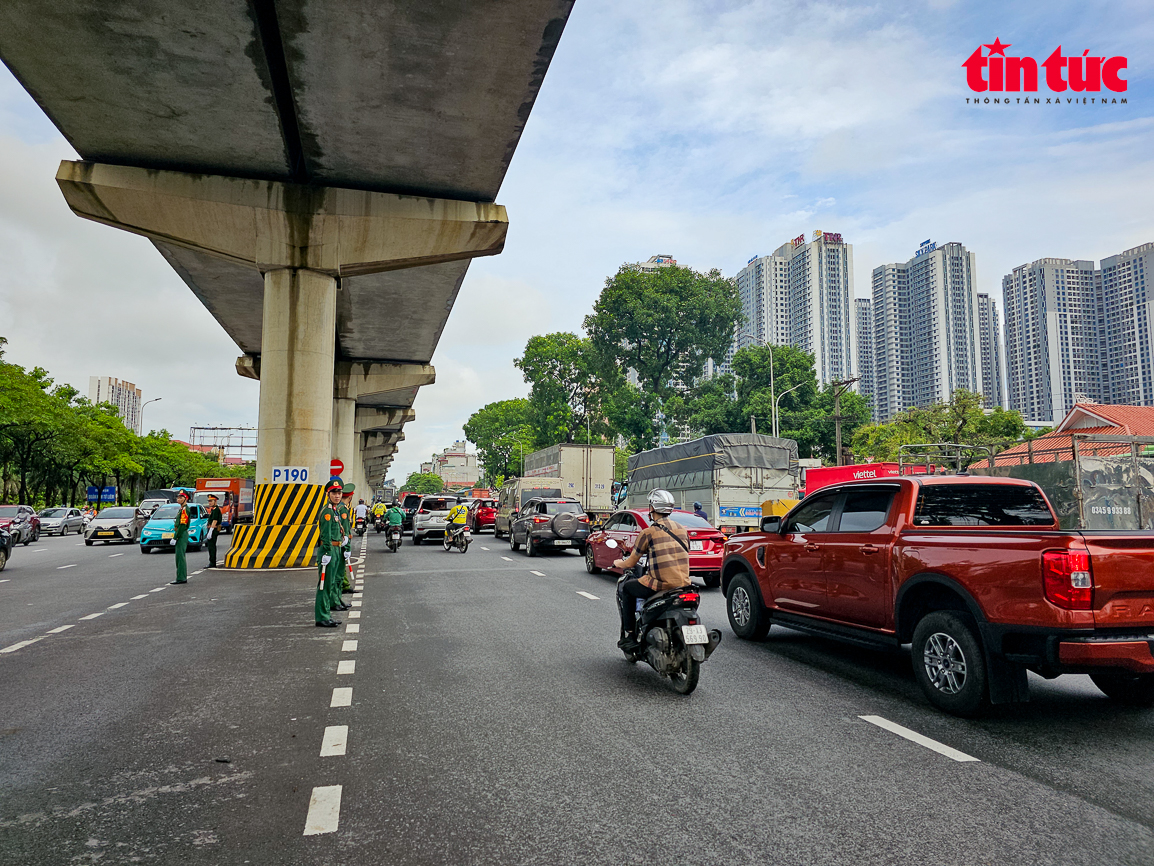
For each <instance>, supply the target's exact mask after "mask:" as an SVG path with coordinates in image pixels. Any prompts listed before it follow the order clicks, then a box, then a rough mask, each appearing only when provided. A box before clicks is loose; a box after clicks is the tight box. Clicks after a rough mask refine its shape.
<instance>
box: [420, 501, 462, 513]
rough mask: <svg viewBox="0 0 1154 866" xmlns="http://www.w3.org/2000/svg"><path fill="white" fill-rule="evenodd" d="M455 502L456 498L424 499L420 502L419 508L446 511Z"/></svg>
mask: <svg viewBox="0 0 1154 866" xmlns="http://www.w3.org/2000/svg"><path fill="white" fill-rule="evenodd" d="M456 504H457V503H456V500H449V499H426V500H424V501H423V502H422V503H421V508H423V509H425V511H448V510H449V509H450V508H452V507H453V506H454V505H456Z"/></svg>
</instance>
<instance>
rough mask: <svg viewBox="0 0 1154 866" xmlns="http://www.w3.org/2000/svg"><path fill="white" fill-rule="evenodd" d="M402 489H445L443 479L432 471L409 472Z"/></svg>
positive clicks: (413, 490) (432, 490)
mask: <svg viewBox="0 0 1154 866" xmlns="http://www.w3.org/2000/svg"><path fill="white" fill-rule="evenodd" d="M403 489H404V490H406V491H410V492H412V493H430V494H433V493H440V492H441V491H442V490H444V489H445V481H444V479H443V478H441V476H440V475H436V474H434V473H432V472H410V473H409V477H408V478H406V479H405V486H404V488H403Z"/></svg>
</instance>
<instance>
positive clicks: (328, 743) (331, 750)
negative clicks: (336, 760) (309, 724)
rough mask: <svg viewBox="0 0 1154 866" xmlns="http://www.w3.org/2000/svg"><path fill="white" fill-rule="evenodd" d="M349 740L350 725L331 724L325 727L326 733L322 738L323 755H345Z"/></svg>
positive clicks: (328, 756) (326, 756)
mask: <svg viewBox="0 0 1154 866" xmlns="http://www.w3.org/2000/svg"><path fill="white" fill-rule="evenodd" d="M348 742H349V726H348V725H329V726H328V727H327V728H325V735H324V738H323V739H322V740H321V757H322V758H330V757H332V756H333V755H343V754H344V753H345V748H346V747H347V746H348Z"/></svg>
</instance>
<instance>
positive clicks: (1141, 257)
mask: <svg viewBox="0 0 1154 866" xmlns="http://www.w3.org/2000/svg"><path fill="white" fill-rule="evenodd" d="M1151 266H1154V243H1149V244H1142V246H1139V247H1134V248H1133V249H1129V250H1126V251H1125V252H1123V253H1119V254H1118V255H1116V256H1110V257H1109V258H1105V259H1102V265H1101V267H1100V268H1099V269H1098V271H1097V273H1096V284H1097V289H1098V298H1099V304H1100V309H1099V311H1098V322H1099V328H1100V332H1099V336H1100V338H1101V344H1102V346H1101V350H1100V353H1099V355H1100V357H1101V359H1102V360H1103V361H1104V362H1105V368H1106V371H1107V372H1108V374H1109V391H1108V393H1106V394H1103V401H1102V402H1105V403H1123V404H1128V405H1132V406H1150V405H1154V370H1152V369H1151V365H1152V363H1154V309H1151V305H1152V304H1154V286H1148V285H1147V283H1146V277H1147V276H1148V275H1149V274H1150V268H1151ZM1054 417H1055V420H1057V418H1058V416H1056V415H1055V416H1054Z"/></svg>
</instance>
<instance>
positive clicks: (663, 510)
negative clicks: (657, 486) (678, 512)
mask: <svg viewBox="0 0 1154 866" xmlns="http://www.w3.org/2000/svg"><path fill="white" fill-rule="evenodd" d="M676 507H677V506H676V504H675V503H674V501H673V494H672V493H670V492H669V491H668V490H654V491H653V492H652V493H650V494H649V510H650V511H652V512H653V513H654V514H672V513H673V509H674V508H676Z"/></svg>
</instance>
